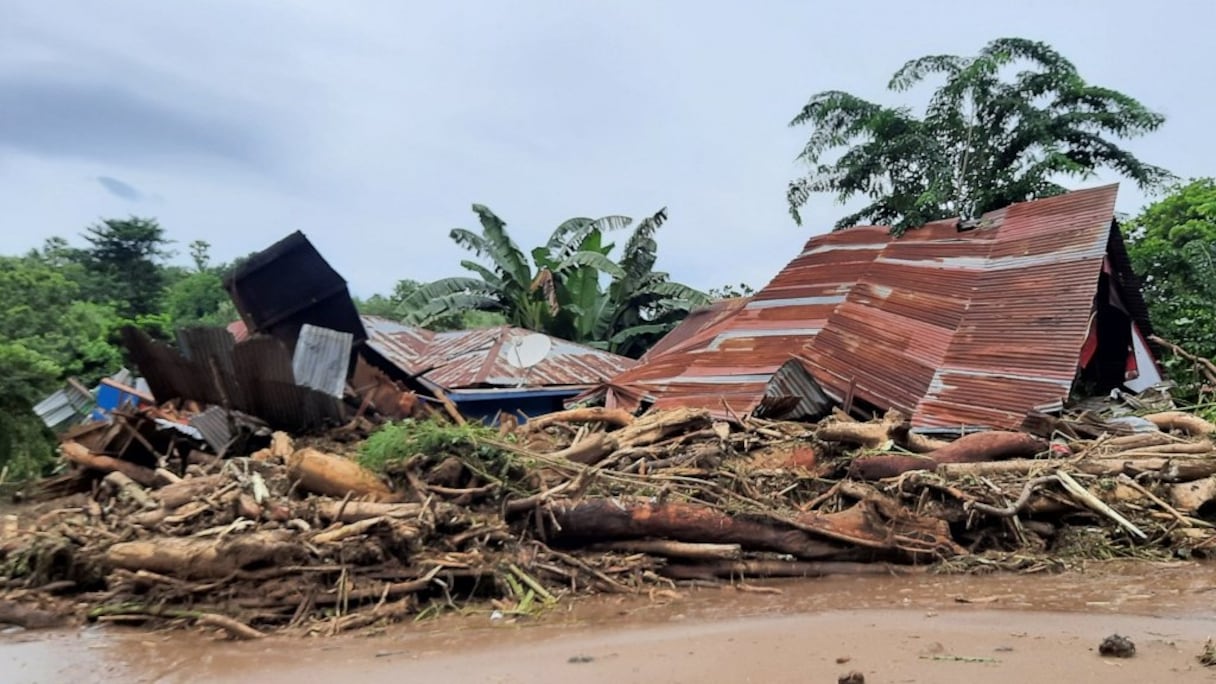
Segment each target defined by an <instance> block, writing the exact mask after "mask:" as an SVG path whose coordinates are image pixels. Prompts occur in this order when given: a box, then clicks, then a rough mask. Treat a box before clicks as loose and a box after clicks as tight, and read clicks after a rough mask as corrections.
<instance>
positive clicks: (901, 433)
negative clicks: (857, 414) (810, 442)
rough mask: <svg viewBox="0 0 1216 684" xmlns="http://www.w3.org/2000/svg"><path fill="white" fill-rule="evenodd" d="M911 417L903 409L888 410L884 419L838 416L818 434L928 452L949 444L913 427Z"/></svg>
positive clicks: (829, 439) (833, 439)
mask: <svg viewBox="0 0 1216 684" xmlns="http://www.w3.org/2000/svg"><path fill="white" fill-rule="evenodd" d="M911 427H912V426H911V425H910V424H909V423H908V418H907V417H906V416H905V415H904V414H902V413H900V412H899V411H895V410H891V411H887V414H886V415H885V416H883V419H882V421H881V422H878V423H858V422H855V421H853V420H851V419H849V418H848V417H847V416H838V417H836V418H834V419H833V420H831V421H829V422H827V423H825V424H824V425H821V426H820V427H819V429H818V430H816V432H815V436H816V437H818V438H819V439H820V440H822V441H824V442H842V443H844V444H853V445H856V446H860V447H865V448H867V449H876V448H878V447H880V446H882V445H883V444H885V443H887V442H894V443H895V444H898V445H899V446H901V447H903V448H905V449H907V450H909V451H912V452H915V453H918V454H923V453H928V452H931V451H935V450H937V449H940V448H942V447H943V446H946V445H947V444H949V442H943V441H940V440H936V439H932V438H929V437H925V436H924V435H918V434H916V433H914V432H912V431H911Z"/></svg>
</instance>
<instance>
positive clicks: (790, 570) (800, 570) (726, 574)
mask: <svg viewBox="0 0 1216 684" xmlns="http://www.w3.org/2000/svg"><path fill="white" fill-rule="evenodd" d="M923 569H924V568H923V567H910V566H899V565H891V564H890V563H848V562H842V561H818V562H816V561H781V560H746V561H720V562H714V563H697V564H695V565H688V564H671V565H666V566H664V567H662V568H659V574H661V575H663V576H664V577H668V578H671V579H676V580H694V579H699V580H716V579H721V578H733V577H827V576H829V575H855V576H856V575H908V574H912V573H914V572H923Z"/></svg>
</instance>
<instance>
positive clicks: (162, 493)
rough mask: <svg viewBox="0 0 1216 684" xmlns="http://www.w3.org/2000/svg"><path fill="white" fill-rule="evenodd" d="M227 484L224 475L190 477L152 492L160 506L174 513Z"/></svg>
mask: <svg viewBox="0 0 1216 684" xmlns="http://www.w3.org/2000/svg"><path fill="white" fill-rule="evenodd" d="M227 483H228V478H226V477H225V476H223V475H203V476H200V477H189V478H186V479H184V480H182V481H181V482H175V483H174V484H171V485H166V486H164V487H161V488H160V489H158V490H156V491H154V492H152V497H153V498H154V499H156V500H157V501H160V505H162V506H164V507H165V509H166V510H170V511H172V510H173V509H175V508H179V507H181V506H183V505H185V504H188V503H190V502H191V501H194V500H195V499H198V498H199V497H202V496H206V495H208V494H211V493H212V492H215V491H216V490H218V489H219V488H220V487H223V486H224V485H225V484H227Z"/></svg>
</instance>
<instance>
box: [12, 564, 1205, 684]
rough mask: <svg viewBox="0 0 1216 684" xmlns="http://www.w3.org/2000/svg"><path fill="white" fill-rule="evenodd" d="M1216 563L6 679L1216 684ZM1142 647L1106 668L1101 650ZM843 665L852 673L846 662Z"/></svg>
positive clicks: (72, 645)
mask: <svg viewBox="0 0 1216 684" xmlns="http://www.w3.org/2000/svg"><path fill="white" fill-rule="evenodd" d="M1213 580H1216V566H1212V565H1207V566H1204V565H1198V564H1149V563H1135V564H1094V565H1091V566H1089V567H1087V568H1086V569H1084V570H1083V571H1080V572H1069V573H1065V574H1061V575H1031V576H1011V575H990V576H982V577H974V576H972V577H956V576H935V575H924V576H916V577H890V578H886V577H881V578H875V577H861V578H827V579H821V580H806V581H797V582H785V583H769V584H766V585H765V587H770V588H776V589H780V591H781V593H780V594H771V593H755V592H752V591H739V590H736V589H730V588H728V589H700V590H684V591H681V592H680V593H679V594H678V595H668V594H656V595H655V596H653V597H645V598H639V597H624V598H623V597H599V598H594V599H588V600H581V601H574V602H569V603H568V604H564V605H563V607H562V608H561V609H559V610H556V611H554V612H552V613H550V614H548V615H547V616H545V617H544V618H542V619H540V620H537V621H534V622H531V623H509V622H503V621H492V620H491V619H490V617H489V615H488V614H486V613H473V614H470V615H465V616H449V617H445V618H440V619H437V620H429V621H426V622H424V623H416V624H411V625H407V626H401V627H395V628H393V629H391V630H389V631H387V632H384V633H380V634H376V635H372V636H359V637H340V638H331V639H305V640H300V639H296V640H290V639H280V638H272V639H266V640H263V641H259V642H251V643H232V642H223V641H214V640H211V639H210V638H208V637H206V636H200V634H198V633H180V632H174V633H148V632H134V631H128V630H123V629H118V628H115V627H113V626H108V627H104V628H92V629H87V630H83V631H80V632H71V633H55V634H37V635H34V634H21V633H12V634H7V635H5V636H3V637H0V681H4V682H10V681H11V682H42V683H46V684H51V683H58V682H72V683H73V684H75V683H77V682H91V681H124V682H165V683H169V682H200V681H202V682H211V681H214V682H258V683H259V684H276V683H278V682H284V683H289V684H302V683H303V682H309V683H311V682H347V681H350V682H367V683H369V684H377V683H379V682H394V683H396V682H402V681H410V680H413V681H429V682H445V681H453V682H454V681H470V682H562V683H563V684H566V683H569V682H572V681H579V682H584V681H586V682H634V681H637V682H697V683H698V684H703V683H705V682H747V681H754V682H820V681H822V682H834V681H836V679H835V677H836V676H838V675H839V674H842V673H844V672H846V671H849V670H858V671H860V672H862V673H864V674H865V676H866V681H867V682H871V683H873V682H940V683H945V684H949V683H950V682H1027V681H1041V682H1054V681H1069V682H1103V683H1104V684H1111V683H1114V682H1158V681H1160V682H1166V681H1168V682H1175V681H1183V682H1189V681H1204V682H1212V681H1216V670H1208V669H1205V668H1203V667H1202V666H1201V665H1199V663H1198V662H1197V660H1196V656H1197V655H1198V654H1199V653H1200V652H1201V650H1202V647H1203V642H1204V640H1205V639H1206V638H1208V637H1209V636H1214V637H1216V581H1213ZM1112 632H1119V633H1121V634H1124V635H1127V636H1129V637H1131V638H1132V640H1133V641H1135V643H1136V645H1137V650H1138V652H1137V655H1136V657H1135V658H1132V659H1128V660H1111V659H1104V658H1100V657H1098V656H1097V654H1096V647H1097V644H1098V642H1099V641H1100V640H1101V639H1102V637H1104V636H1106V635H1108V634H1110V633H1112ZM838 660H839V661H843V662H838Z"/></svg>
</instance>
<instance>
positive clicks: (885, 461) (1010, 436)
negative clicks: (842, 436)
mask: <svg viewBox="0 0 1216 684" xmlns="http://www.w3.org/2000/svg"><path fill="white" fill-rule="evenodd" d="M1046 449H1047V443H1046V442H1045V441H1043V440H1041V439H1039V438H1038V437H1035V436H1034V435H1028V434H1026V433H1024V432H977V433H974V434H970V435H965V436H963V437H959V438H958V439H957V440H955V441H953V442H951V443H949V444H947V445H946V446H943V447H942V448H940V449H937V450H936V451H933V452H932V453H930V454H925V455H922V456H913V455H910V454H881V455H877V456H865V457H862V458H858V459H856V460H854V461H853V463H852V464H850V466H849V474H850V475H852V476H853V477H856V478H859V479H863V480H879V479H883V478H887V477H897V476H899V475H902V474H904V473H906V472H910V471H913V470H933V469H935V468H937V467H938V466H940V465H943V464H947V463H982V462H987V461H1000V460H1003V459H1008V458H1016V457H1025V456H1034V455H1035V454H1037V453H1039V452H1041V451H1044V450H1046Z"/></svg>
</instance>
